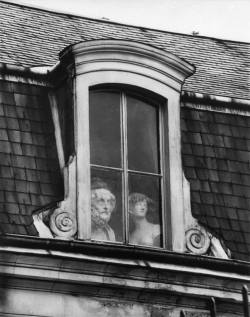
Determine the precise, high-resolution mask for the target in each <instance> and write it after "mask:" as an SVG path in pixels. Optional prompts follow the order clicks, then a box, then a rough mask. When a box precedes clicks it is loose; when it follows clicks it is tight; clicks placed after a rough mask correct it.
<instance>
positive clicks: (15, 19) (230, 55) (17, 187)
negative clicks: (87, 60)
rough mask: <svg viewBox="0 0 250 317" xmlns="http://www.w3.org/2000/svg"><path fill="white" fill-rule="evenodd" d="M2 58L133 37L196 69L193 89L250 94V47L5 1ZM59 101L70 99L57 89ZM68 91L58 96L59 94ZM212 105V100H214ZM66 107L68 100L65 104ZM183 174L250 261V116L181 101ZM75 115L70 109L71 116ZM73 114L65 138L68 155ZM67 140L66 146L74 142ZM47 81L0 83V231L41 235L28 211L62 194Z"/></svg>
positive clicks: (38, 56)
mask: <svg viewBox="0 0 250 317" xmlns="http://www.w3.org/2000/svg"><path fill="white" fill-rule="evenodd" d="M0 25H1V32H0V43H1V49H0V62H3V63H9V64H17V65H22V66H40V65H54V64H55V63H56V62H57V61H58V53H59V52H60V51H61V50H62V49H64V48H65V47H66V46H67V45H70V44H73V43H76V42H79V41H84V40H91V39H100V38H116V39H126V40H128V39H130V40H133V41H139V42H142V43H145V44H149V45H154V46H156V47H158V48H161V49H164V50H167V51H170V52H172V53H174V54H176V55H178V56H179V57H181V58H183V59H185V60H187V61H188V62H190V63H192V64H194V65H195V67H196V73H195V74H194V75H193V76H191V77H190V78H188V79H187V80H186V82H185V84H184V87H183V89H184V90H186V91H192V92H200V93H205V94H212V95H220V96H227V97H233V98H244V99H250V98H249V97H250V89H249V88H250V87H249V85H250V83H249V66H250V65H249V64H250V45H249V44H247V43H237V42H232V41H225V40H218V39H212V38H205V37H197V36H189V35H183V34H174V33H168V32H163V31H156V30H150V29H145V28H140V27H133V26H126V25H121V24H115V23H110V22H104V21H96V20H92V19H86V18H82V17H77V16H72V15H66V14H58V13H53V12H49V11H44V10H38V9H34V8H29V7H25V6H21V5H16V4H10V3H6V2H1V1H0ZM57 96H58V98H59V102H60V105H61V104H63V103H67V102H68V101H67V98H66V97H65V98H64V97H62V95H61V92H58V94H57ZM60 98H61V99H60ZM208 105H209V104H208ZM65 108H67V107H65ZM181 115H182V156H183V166H184V172H185V175H186V177H187V179H188V180H189V181H190V185H191V200H192V201H191V204H192V212H193V214H194V216H195V217H197V218H198V219H199V221H200V223H202V224H204V225H206V226H207V227H209V229H210V230H211V231H212V232H213V233H215V234H217V235H219V236H220V237H223V239H224V241H225V244H226V246H227V247H228V248H229V249H230V250H231V251H232V255H233V257H234V258H237V259H241V260H247V261H250V229H249V228H250V117H249V116H240V115H234V114H225V113H218V112H211V111H204V110H197V109H190V108H185V107H182V108H181ZM67 117H68V116H67ZM69 124H70V120H69V122H67V124H65V127H64V129H63V137H64V139H65V140H66V141H65V140H64V141H65V144H66V145H67V146H66V145H65V148H66V150H67V151H66V152H67V153H66V155H69V154H70V152H71V150H72V149H71V147H72V146H71V144H70V142H68V140H67V137H69V139H72V137H71V136H70V135H68V132H67V131H69V130H71V131H73V129H67V127H69ZM67 147H68V149H67ZM56 153H57V152H56V146H55V140H54V131H53V124H52V119H51V114H50V111H49V102H48V97H47V91H46V88H45V87H38V86H35V85H27V84H22V83H11V82H6V81H0V231H1V232H4V233H5V232H7V233H18V234H28V235H37V232H36V230H35V228H34V226H33V223H32V217H31V213H32V212H33V211H34V210H36V209H37V208H40V207H41V206H44V205H46V204H49V203H51V202H55V201H58V200H60V199H62V197H63V188H62V185H63V183H62V179H61V175H60V171H59V165H58V158H57V154H56Z"/></svg>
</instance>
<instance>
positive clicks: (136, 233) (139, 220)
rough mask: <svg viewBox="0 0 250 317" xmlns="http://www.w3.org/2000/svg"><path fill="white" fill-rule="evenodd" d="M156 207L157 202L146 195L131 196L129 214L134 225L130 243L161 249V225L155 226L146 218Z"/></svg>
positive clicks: (135, 194) (133, 194)
mask: <svg viewBox="0 0 250 317" xmlns="http://www.w3.org/2000/svg"><path fill="white" fill-rule="evenodd" d="M154 206H155V202H154V201H153V200H152V199H150V198H149V197H147V196H146V195H144V194H141V193H132V194H130V195H129V214H130V218H131V220H132V223H133V225H134V229H133V230H132V231H131V232H130V235H129V242H130V243H132V244H139V245H146V246H155V247H160V244H161V241H160V240H161V239H160V234H161V229H160V225H159V224H153V223H151V222H149V221H148V219H147V218H146V216H147V213H148V211H152V209H155V208H153V207H154ZM150 209H151V210H150Z"/></svg>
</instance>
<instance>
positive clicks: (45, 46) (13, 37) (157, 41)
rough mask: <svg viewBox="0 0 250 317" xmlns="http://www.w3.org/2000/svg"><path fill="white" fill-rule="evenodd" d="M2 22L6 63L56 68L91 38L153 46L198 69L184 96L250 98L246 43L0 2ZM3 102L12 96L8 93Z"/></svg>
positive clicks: (0, 55)
mask: <svg viewBox="0 0 250 317" xmlns="http://www.w3.org/2000/svg"><path fill="white" fill-rule="evenodd" d="M0 21H1V34H0V41H1V52H0V62H3V63H9V64H16V65H22V66H41V65H53V64H55V63H56V62H57V61H58V53H59V52H60V51H61V50H63V49H64V48H65V47H66V46H68V45H71V44H75V43H77V42H80V41H88V40H93V39H124V40H130V41H137V42H141V43H144V44H148V45H153V46H155V47H158V48H160V49H163V50H166V51H169V52H170V53H173V54H175V55H178V56H179V57H180V58H183V59H185V60H186V61H188V62H189V63H191V64H193V65H195V67H196V73H195V74H194V75H193V76H191V77H189V78H188V79H187V80H186V82H185V84H184V87H183V89H184V90H186V91H193V92H200V93H205V94H212V95H220V96H228V97H233V98H243V99H250V89H249V86H250V80H249V73H248V71H249V68H250V44H247V43H239V42H232V41H226V40H220V39H215V38H206V37H200V36H191V35H184V34H177V33H170V32H164V31H157V30H152V29H146V28H143V29H142V28H140V27H135V26H128V25H122V24H117V23H111V22H106V21H105V22H104V21H97V20H93V19H88V18H84V17H79V16H73V15H68V14H62V13H55V12H49V11H45V10H39V9H35V8H30V7H25V6H20V5H17V4H11V3H6V2H0ZM4 98H13V96H12V95H10V94H7V95H6V96H5V97H4ZM16 98H18V97H17V96H16ZM6 102H7V101H6ZM22 102H25V100H24V101H22ZM7 103H8V102H7ZM10 104H12V102H11V101H10Z"/></svg>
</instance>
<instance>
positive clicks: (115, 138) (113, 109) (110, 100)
mask: <svg viewBox="0 0 250 317" xmlns="http://www.w3.org/2000/svg"><path fill="white" fill-rule="evenodd" d="M89 111H90V114H89V116H90V162H91V164H96V165H104V166H112V167H121V133H120V95H119V93H115V92H90V108H89Z"/></svg>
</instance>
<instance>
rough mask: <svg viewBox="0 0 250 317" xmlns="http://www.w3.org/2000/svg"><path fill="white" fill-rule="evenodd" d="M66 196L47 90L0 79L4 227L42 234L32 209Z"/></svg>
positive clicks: (1, 214) (0, 208)
mask: <svg viewBox="0 0 250 317" xmlns="http://www.w3.org/2000/svg"><path fill="white" fill-rule="evenodd" d="M62 196H63V188H62V180H61V176H60V171H59V165H58V158H57V152H56V146H55V140H54V129H53V124H52V120H51V115H50V109H49V101H48V94H47V92H46V89H45V88H41V87H38V86H32V85H26V84H21V83H11V82H3V81H0V219H1V220H0V232H2V233H15V234H28V235H37V231H36V229H35V228H34V226H33V220H32V217H31V214H32V212H33V211H34V210H36V209H37V208H39V207H41V206H44V205H46V204H48V203H51V202H54V201H57V200H59V199H60V198H61V197H62Z"/></svg>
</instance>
